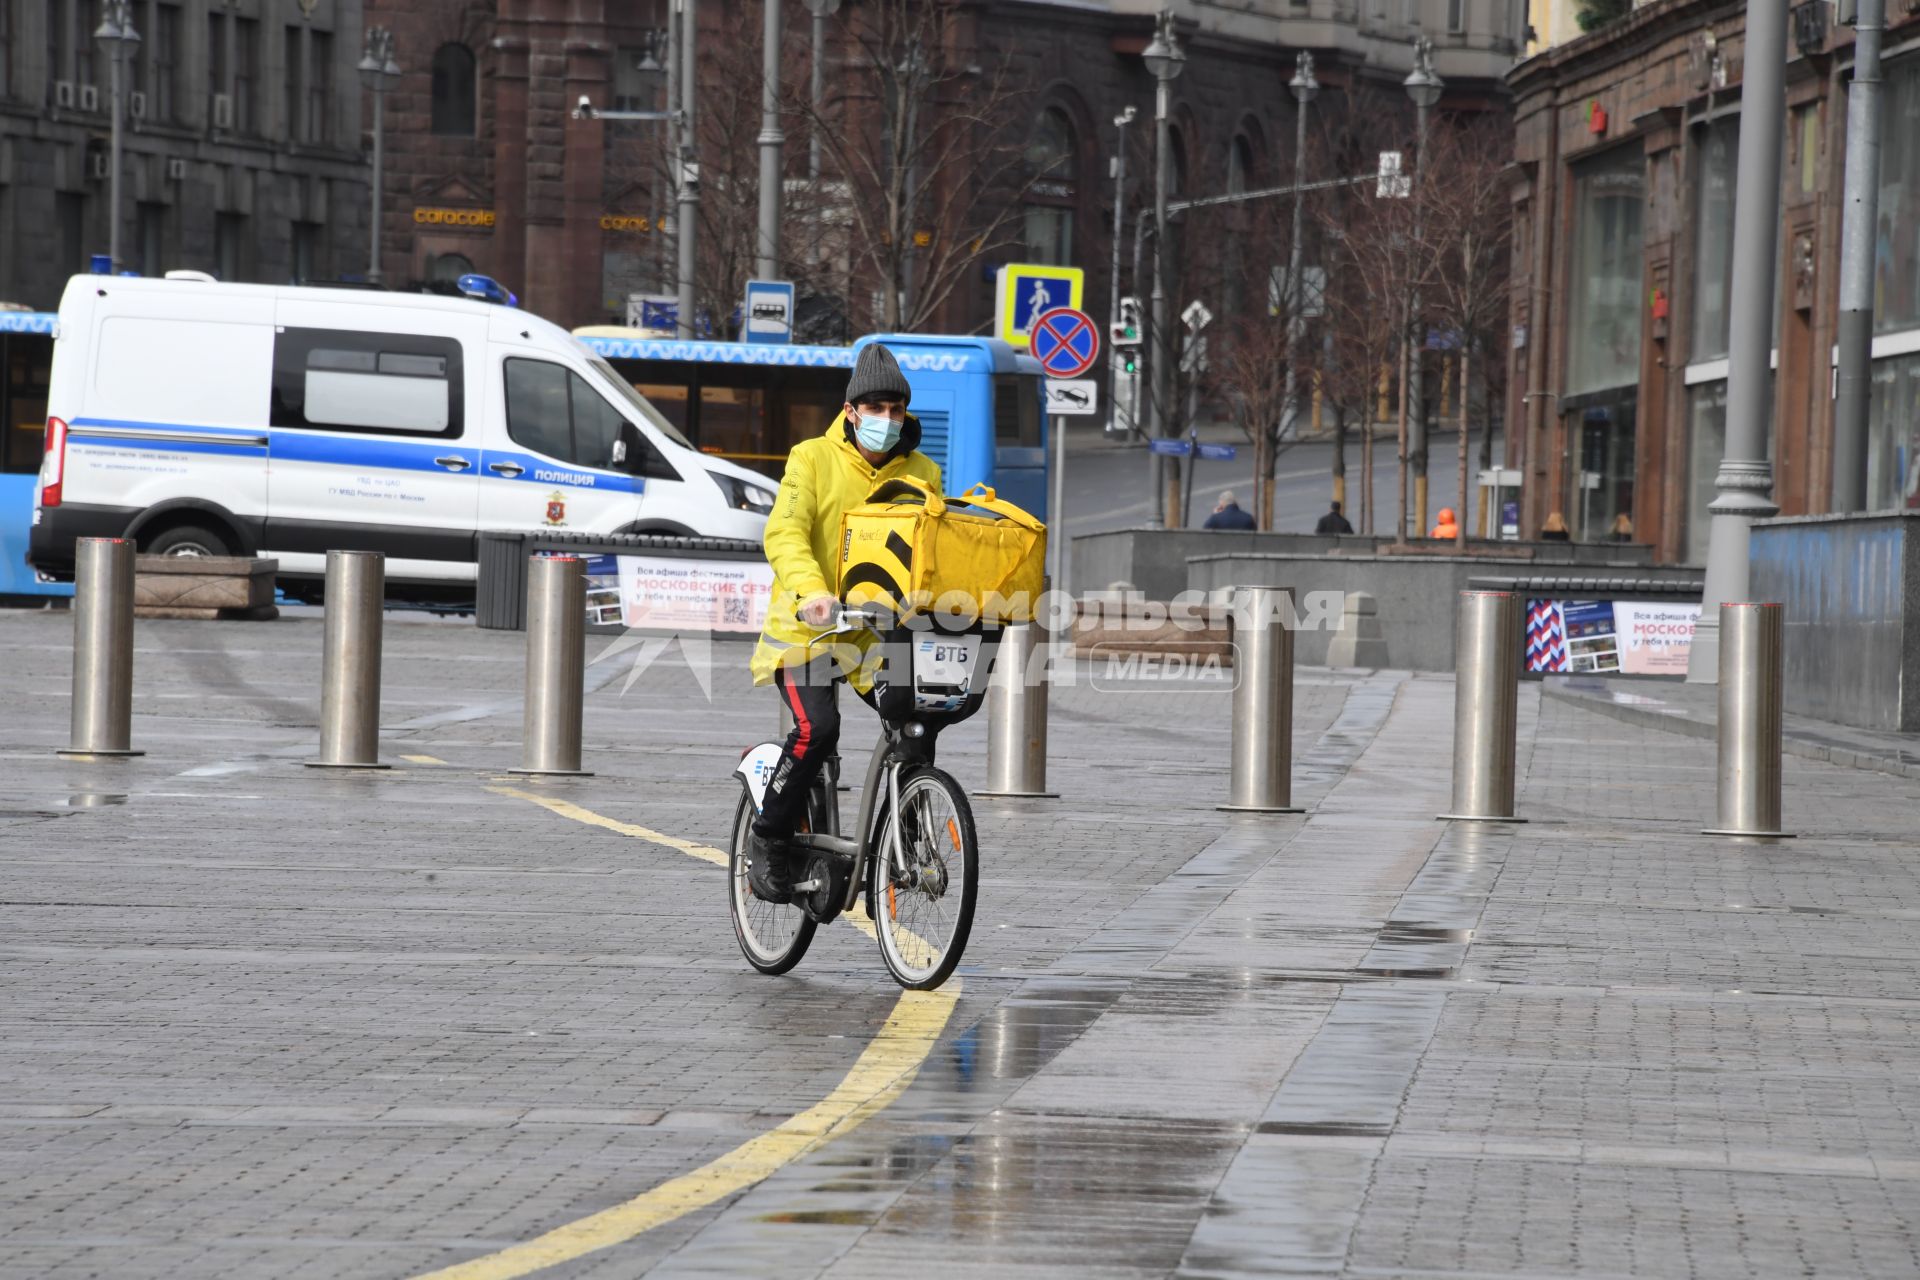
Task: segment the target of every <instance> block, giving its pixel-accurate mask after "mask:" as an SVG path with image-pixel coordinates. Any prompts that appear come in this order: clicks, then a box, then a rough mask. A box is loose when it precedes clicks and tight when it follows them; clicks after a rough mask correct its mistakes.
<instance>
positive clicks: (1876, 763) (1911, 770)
mask: <svg viewBox="0 0 1920 1280" xmlns="http://www.w3.org/2000/svg"><path fill="white" fill-rule="evenodd" d="M1540 692H1541V694H1542V695H1543V696H1545V697H1548V698H1553V699H1555V700H1557V701H1560V702H1565V703H1569V704H1571V705H1573V706H1576V707H1582V708H1584V709H1586V710H1588V711H1591V712H1594V713H1595V714H1596V715H1603V716H1606V717H1608V718H1609V719H1613V720H1619V721H1622V722H1623V723H1626V724H1631V725H1638V726H1640V727H1642V728H1648V729H1659V730H1661V731H1662V732H1664V733H1675V734H1679V735H1680V736H1682V737H1686V738H1703V739H1706V740H1708V741H1713V740H1715V739H1717V738H1718V736H1719V728H1718V726H1716V725H1711V724H1708V723H1706V722H1705V721H1701V720H1694V719H1691V718H1689V717H1688V716H1686V715H1684V714H1681V713H1677V712H1676V713H1671V714H1669V713H1666V712H1660V711H1649V710H1647V709H1646V708H1644V707H1632V706H1623V705H1621V704H1619V703H1617V702H1602V701H1600V700H1599V699H1598V698H1594V697H1591V696H1590V695H1588V694H1584V693H1572V692H1569V691H1567V690H1564V689H1558V688H1555V687H1554V686H1553V685H1550V684H1542V685H1541V688H1540ZM1780 747H1781V750H1782V751H1784V752H1785V753H1786V754H1787V755H1790V756H1798V757H1800V758H1801V759H1804V760H1821V761H1824V762H1826V763H1827V764H1832V765H1839V766H1840V767H1841V768H1843V769H1860V770H1862V771H1864V772H1867V773H1884V774H1890V775H1892V776H1893V777H1896V778H1916V779H1920V762H1915V763H1909V762H1907V761H1904V760H1894V759H1890V758H1889V757H1887V756H1883V755H1875V754H1873V753H1871V752H1867V751H1860V750H1857V749H1856V748H1853V747H1835V746H1827V745H1825V744H1823V743H1819V742H1813V741H1809V740H1808V739H1806V738H1805V737H1802V736H1799V735H1796V734H1795V732H1794V731H1793V730H1791V729H1788V730H1787V731H1786V732H1785V733H1783V734H1782V735H1781V743H1780Z"/></svg>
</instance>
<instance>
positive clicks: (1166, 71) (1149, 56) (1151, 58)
mask: <svg viewBox="0 0 1920 1280" xmlns="http://www.w3.org/2000/svg"><path fill="white" fill-rule="evenodd" d="M1140 56H1141V57H1142V58H1144V59H1145V60H1146V63H1147V70H1148V71H1151V72H1152V73H1153V78H1154V79H1155V80H1159V81H1161V82H1162V83H1164V82H1166V81H1168V80H1178V79H1179V78H1180V73H1181V72H1182V71H1185V70H1186V69H1187V52H1186V50H1184V49H1182V48H1181V47H1180V40H1179V38H1178V37H1177V36H1175V35H1174V33H1173V11H1172V10H1171V9H1167V10H1162V11H1161V14H1160V23H1159V25H1158V26H1157V27H1156V28H1155V29H1154V33H1153V43H1152V44H1150V45H1148V46H1147V47H1146V48H1145V49H1144V50H1143V51H1142V52H1141V54H1140Z"/></svg>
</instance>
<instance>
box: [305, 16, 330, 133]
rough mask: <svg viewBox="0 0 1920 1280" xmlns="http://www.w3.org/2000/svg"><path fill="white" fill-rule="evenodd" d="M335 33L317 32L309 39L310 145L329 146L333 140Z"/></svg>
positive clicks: (308, 102)
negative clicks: (328, 143) (328, 142)
mask: <svg viewBox="0 0 1920 1280" xmlns="http://www.w3.org/2000/svg"><path fill="white" fill-rule="evenodd" d="M332 88H333V33H332V32H329V31H314V32H311V33H309V37H308V56H307V141H308V142H311V143H314V144H316V145H325V143H326V141H327V139H329V138H330V137H332V136H333V129H332V125H331V121H330V120H329V119H328V116H329V114H330V113H331V112H332V110H333V95H332Z"/></svg>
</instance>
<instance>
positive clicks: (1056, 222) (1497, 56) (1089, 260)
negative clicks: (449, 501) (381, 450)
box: [366, 0, 1527, 331]
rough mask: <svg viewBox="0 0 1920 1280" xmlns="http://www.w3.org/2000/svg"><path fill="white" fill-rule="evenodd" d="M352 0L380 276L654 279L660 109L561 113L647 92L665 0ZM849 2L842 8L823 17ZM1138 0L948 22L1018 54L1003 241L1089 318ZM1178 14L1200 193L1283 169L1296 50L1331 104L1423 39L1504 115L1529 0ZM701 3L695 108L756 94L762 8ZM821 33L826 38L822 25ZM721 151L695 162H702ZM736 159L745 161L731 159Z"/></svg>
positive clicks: (841, 53)
mask: <svg viewBox="0 0 1920 1280" xmlns="http://www.w3.org/2000/svg"><path fill="white" fill-rule="evenodd" d="M366 5H367V9H368V13H369V18H368V21H370V22H376V23H379V24H381V25H385V26H389V27H391V28H392V29H393V30H394V33H395V45H396V57H397V59H398V60H399V62H400V63H401V66H402V68H403V72H404V74H403V76H402V79H401V82H400V84H399V86H398V88H397V89H396V90H395V91H394V92H393V93H391V94H390V95H389V98H388V104H387V121H388V155H389V157H390V159H389V174H390V175H391V176H390V179H389V192H390V196H389V202H388V209H387V215H386V221H385V226H384V228H383V241H382V243H383V256H384V264H385V270H386V275H387V278H388V279H389V281H391V282H394V283H399V282H402V281H407V280H411V281H430V280H434V279H436V278H438V279H443V280H444V279H451V278H452V277H454V276H456V275H457V274H458V273H460V272H461V271H465V270H468V269H473V270H478V271H481V272H483V273H486V274H489V275H493V276H495V277H497V278H498V279H499V280H500V281H501V282H502V283H503V284H505V285H506V286H507V287H508V288H509V289H512V290H513V291H514V292H516V293H517V294H518V295H519V296H520V298H521V300H522V302H523V303H524V304H525V305H527V306H528V307H530V308H531V309H532V310H534V311H536V312H538V313H540V314H542V315H545V316H548V317H550V318H552V319H554V320H556V321H558V322H560V323H562V324H565V325H568V326H575V325H580V324H587V323H604V322H606V321H608V320H609V319H616V320H617V319H619V318H621V316H622V315H623V310H624V303H625V299H626V296H627V295H628V294H630V293H645V292H649V291H657V292H669V293H670V292H672V286H671V284H670V283H669V281H670V278H671V276H672V273H673V263H674V254H673V246H672V239H671V236H670V235H664V234H663V233H662V229H661V228H662V222H663V220H670V218H671V214H672V212H673V211H672V208H671V202H672V199H673V192H672V190H671V185H670V183H669V182H667V181H666V180H665V179H664V178H663V176H662V175H661V172H660V170H661V169H662V167H663V166H661V165H659V164H657V163H649V162H648V160H647V158H648V157H651V156H655V155H657V152H658V146H659V142H658V139H659V128H658V126H656V125H652V124H646V123H622V124H614V123H608V122H598V121H581V120H576V119H574V118H573V117H572V114H571V113H572V109H573V107H574V104H575V103H576V102H577V101H578V100H579V99H580V98H581V97H583V96H584V97H587V98H588V99H590V100H591V101H592V102H594V103H595V104H596V105H597V106H600V107H603V108H604V107H610V106H625V107H631V108H640V109H651V108H655V107H658V106H659V105H660V104H661V102H662V101H663V99H662V96H661V94H662V90H663V87H664V86H663V80H664V76H663V75H661V74H659V73H656V72H654V71H652V70H651V67H652V66H653V65H654V64H656V63H657V62H658V61H659V58H658V57H657V56H656V55H657V54H658V53H660V52H662V50H661V47H660V43H659V34H658V33H659V29H660V28H662V27H664V24H665V21H666V7H665V0H636V3H632V4H613V3H608V2H607V0H498V2H497V3H493V4H483V3H475V2H474V0H406V2H405V3H401V2H400V0H366ZM857 7H858V6H857V5H854V4H849V5H848V6H847V8H846V9H843V10H842V17H843V18H844V17H845V16H846V14H847V13H848V12H850V11H851V10H853V9H855V8H857ZM1155 8H1156V6H1155V5H1154V4H1152V3H1149V2H1146V0H1105V2H1103V3H1090V4H1085V3H1083V4H1072V5H1068V4H1056V3H1044V2H1040V0H981V2H979V3H967V4H964V5H962V6H961V8H960V20H959V23H958V25H957V28H956V39H957V41H958V42H959V43H960V44H961V45H962V46H964V51H965V52H969V53H970V54H971V56H972V57H973V59H974V60H975V62H976V64H993V63H996V62H997V61H998V60H999V59H1001V58H1008V59H1012V60H1013V63H1014V65H1015V68H1016V74H1017V77H1018V79H1019V80H1020V82H1021V83H1022V84H1023V85H1024V86H1027V87H1028V89H1029V91H1030V92H1029V93H1028V95H1027V98H1028V101H1029V106H1028V108H1027V110H1028V111H1030V114H1031V120H1030V121H1029V122H1023V123H1022V127H1030V128H1031V129H1032V131H1033V136H1034V138H1035V139H1036V142H1035V144H1034V150H1035V154H1036V155H1041V156H1043V157H1044V160H1043V162H1044V164H1045V166H1046V169H1047V172H1046V173H1045V174H1043V175H1039V176H1041V177H1042V178H1043V179H1044V180H1043V181H1039V182H1035V183H1034V184H1032V186H1031V187H1030V188H1029V192H1028V195H1027V203H1028V206H1029V207H1027V208H1025V209H1023V210H1022V211H1021V218H1020V225H1021V228H1022V234H1021V236H1020V239H1021V240H1023V241H1024V243H1023V244H1020V245H1018V246H1015V247H1013V248H1010V249H1009V250H1008V251H1007V252H1005V253H1004V254H1001V255H998V256H999V257H1000V258H1002V259H1005V260H1026V261H1047V262H1061V263H1069V264H1072V265H1077V266H1081V267H1084V268H1086V270H1087V273H1088V290H1087V298H1088V300H1089V303H1090V305H1093V306H1094V307H1095V308H1096V310H1098V311H1100V312H1102V313H1104V310H1105V298H1106V297H1107V282H1108V278H1109V267H1108V264H1109V261H1110V256H1111V255H1110V249H1111V238H1110V237H1111V235H1112V229H1111V227H1112V218H1113V184H1112V181H1111V179H1110V178H1109V168H1108V166H1109V162H1110V160H1111V158H1112V157H1113V155H1114V153H1115V148H1116V137H1117V135H1116V130H1115V128H1114V125H1113V123H1112V121H1113V118H1114V117H1115V115H1116V114H1118V113H1119V112H1120V111H1121V110H1122V109H1123V108H1124V107H1126V106H1128V105H1132V106H1134V107H1136V108H1137V109H1138V110H1139V113H1140V119H1139V121H1138V122H1137V123H1136V124H1135V125H1134V126H1133V128H1132V130H1131V132H1132V135H1133V137H1132V139H1131V148H1132V150H1131V155H1132V162H1131V168H1130V178H1131V181H1130V183H1129V186H1130V191H1129V193H1128V202H1129V207H1130V209H1134V210H1137V209H1138V208H1139V207H1140V202H1141V201H1142V200H1144V199H1146V198H1148V197H1149V196H1150V194H1151V168H1150V166H1149V165H1148V163H1147V162H1146V161H1147V157H1148V156H1149V154H1150V152H1149V151H1148V150H1147V144H1148V143H1149V141H1150V139H1151V136H1152V124H1151V115H1152V108H1153V100H1154V82H1153V80H1152V77H1151V76H1150V74H1149V73H1148V71H1147V69H1146V67H1145V65H1144V63H1143V62H1142V59H1141V57H1140V53H1141V51H1142V50H1143V49H1144V48H1145V47H1146V45H1147V43H1148V41H1149V40H1150V39H1151V37H1152V30H1153V18H1154V11H1155ZM1177 11H1178V12H1179V14H1180V15H1181V18H1182V20H1181V25H1180V33H1181V38H1182V40H1183V41H1184V43H1185V46H1186V51H1187V53H1188V63H1187V70H1186V72H1185V74H1184V75H1183V76H1182V77H1181V78H1180V79H1179V80H1178V81H1176V82H1175V84H1174V93H1173V100H1174V121H1175V123H1174V152H1175V170H1176V172H1175V178H1174V181H1175V184H1176V186H1177V187H1178V188H1179V189H1180V190H1184V191H1187V192H1191V193H1196V194H1198V193H1205V192H1212V191H1220V192H1224V191H1226V190H1228V189H1229V188H1230V186H1231V185H1232V184H1235V183H1249V182H1252V183H1254V184H1255V185H1258V184H1259V183H1261V182H1266V183H1269V184H1270V183H1272V182H1274V181H1285V180H1286V177H1287V176H1290V175H1291V163H1292V159H1291V155H1292V145H1293V132H1294V131H1293V119H1294V116H1293V112H1294V110H1295V107H1294V104H1293V101H1292V99H1291V97H1290V96H1289V94H1288V91H1287V81H1288V79H1289V77H1290V76H1291V75H1292V74H1293V66H1294V57H1295V54H1296V53H1297V52H1298V51H1299V50H1301V49H1310V50H1312V51H1313V52H1314V53H1315V55H1316V57H1317V58H1318V60H1319V74H1320V79H1321V82H1322V83H1323V84H1324V85H1325V86H1326V87H1327V93H1326V94H1325V95H1323V97H1322V100H1321V101H1322V108H1318V109H1332V110H1336V111H1337V110H1338V109H1339V103H1340V101H1341V90H1342V89H1344V88H1349V87H1351V86H1353V85H1355V84H1357V83H1360V82H1362V81H1373V82H1376V83H1377V85H1378V86H1379V87H1380V89H1381V90H1382V92H1383V93H1385V94H1388V95H1392V96H1394V97H1399V95H1400V91H1399V82H1400V80H1401V79H1402V78H1403V77H1404V76H1405V75H1406V73H1407V71H1408V70H1409V69H1410V67H1411V61H1412V54H1411V47H1412V41H1413V39H1414V38H1415V37H1416V36H1418V35H1422V34H1424V35H1427V36H1428V37H1429V38H1431V39H1432V40H1433V42H1434V44H1435V47H1436V53H1435V64H1436V68H1437V70H1438V71H1439V72H1440V74H1441V75H1442V76H1444V77H1445V78H1446V80H1447V82H1448V89H1449V96H1448V98H1447V100H1446V101H1445V102H1443V104H1442V107H1443V110H1444V109H1450V108H1466V109H1484V108H1487V107H1497V108H1499V109H1502V110H1504V109H1505V103H1506V99H1507V90H1506V87H1505V84H1504V82H1503V79H1502V77H1503V76H1504V75H1505V73H1506V71H1507V70H1508V69H1509V68H1510V67H1511V66H1512V65H1513V62H1514V59H1515V57H1516V56H1517V54H1518V51H1519V48H1520V42H1521V40H1522V38H1523V36H1524V32H1525V30H1526V22H1527V0H1254V2H1253V3H1249V4H1245V5H1241V6H1238V7H1235V8H1227V7H1224V6H1217V5H1213V4H1191V5H1184V6H1180V7H1179V8H1178V10H1177ZM698 13H699V15H700V43H701V83H700V94H701V105H700V108H699V109H700V110H701V111H704V112H712V111H715V110H716V109H717V108H716V106H715V104H716V103H720V102H723V101H731V100H732V98H730V97H729V95H732V97H738V95H739V92H740V89H741V87H742V86H741V83H740V82H741V80H742V79H745V80H747V81H748V83H747V85H746V87H747V89H748V90H751V89H752V86H753V83H754V81H753V80H752V77H753V75H754V74H756V72H755V71H754V70H753V69H754V68H757V51H758V49H759V44H760V21H761V20H760V16H759V7H758V5H757V4H748V3H746V2H745V0H742V2H741V3H720V2H719V0H703V2H702V3H700V5H699V8H698ZM785 17H786V20H787V23H788V30H789V35H788V39H787V66H788V70H787V72H786V76H787V81H788V83H789V84H800V83H804V81H805V77H806V75H807V74H808V71H809V68H810V62H809V59H810V58H811V56H812V55H811V41H810V37H809V31H810V19H809V16H808V14H807V11H806V8H805V6H804V5H803V4H801V3H798V0H788V3H787V4H786V6H785ZM829 31H830V33H832V32H835V31H838V26H837V22H836V23H832V24H830V25H829ZM849 48H850V46H849V45H848V44H847V43H846V42H845V41H844V39H841V40H835V39H834V38H833V36H832V35H831V34H830V37H829V46H828V48H827V50H826V51H825V57H826V58H827V60H828V61H827V68H828V74H832V73H833V70H834V69H835V68H838V67H840V66H844V65H846V59H847V58H848V56H849ZM961 60H962V61H964V60H965V59H964V58H962V59H961ZM743 66H744V67H745V68H747V69H748V70H747V71H746V73H745V75H744V76H743V75H742V74H741V71H740V68H741V67H743ZM1410 118H1411V117H1410V113H1409V120H1410ZM751 124H752V125H753V126H754V127H757V117H756V118H755V119H754V120H752V121H751ZM788 134H789V140H788V145H787V150H786V171H787V173H788V174H789V176H790V178H794V179H797V178H799V177H800V176H802V175H804V174H805V172H806V164H807V155H806V142H805V138H804V132H803V131H800V130H796V129H795V128H794V126H793V125H791V124H790V125H789V126H788ZM752 137H753V129H752V128H746V129H745V130H744V131H743V133H742V136H741V137H740V140H739V143H738V146H739V147H741V148H750V147H751V146H752ZM709 150H710V148H709ZM724 159H727V158H726V157H717V156H715V155H713V154H703V155H702V157H701V161H702V164H703V167H705V168H706V169H708V170H710V171H711V170H715V169H718V168H721V167H723V166H722V161H723V160H724ZM731 159H732V160H734V161H742V162H743V163H742V164H740V165H739V169H740V171H742V172H745V173H751V172H752V166H753V160H752V157H751V155H750V154H746V155H739V156H733V157H731ZM830 176H831V175H830ZM703 185H706V184H705V183H704V182H703ZM707 216H708V217H709V218H711V217H713V216H714V214H713V211H712V209H711V208H709V209H708V211H707ZM991 265H992V264H991V263H984V264H982V270H979V271H975V272H971V273H969V275H968V277H967V279H966V280H964V281H963V282H962V283H961V285H960V286H959V287H957V288H956V289H955V290H954V292H953V294H952V296H951V298H950V300H949V302H948V303H947V304H946V305H945V306H944V307H943V308H942V311H941V314H940V315H939V317H938V325H939V327H941V328H945V329H949V330H953V331H969V330H974V329H977V328H979V327H981V326H982V325H983V324H984V323H985V322H986V320H987V319H988V318H989V316H990V315H991V311H992V299H991V288H990V284H989V278H990V268H991ZM804 309H805V307H804V300H803V314H804Z"/></svg>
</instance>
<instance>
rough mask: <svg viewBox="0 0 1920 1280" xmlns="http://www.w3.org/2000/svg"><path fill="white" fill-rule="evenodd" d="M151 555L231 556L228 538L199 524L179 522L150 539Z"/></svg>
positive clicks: (147, 550)
mask: <svg viewBox="0 0 1920 1280" xmlns="http://www.w3.org/2000/svg"><path fill="white" fill-rule="evenodd" d="M146 552H147V554H148V555H150V556H230V555H232V554H233V550H232V548H230V547H228V546H227V540H226V539H225V538H223V537H221V536H220V535H219V534H217V533H215V532H214V531H213V530H211V529H206V528H202V527H201V526H200V525H197V524H177V525H174V526H173V527H172V528H171V529H165V530H162V531H161V532H159V533H157V534H155V535H154V536H153V538H152V539H151V540H149V541H148V543H147V546H146Z"/></svg>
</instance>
